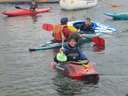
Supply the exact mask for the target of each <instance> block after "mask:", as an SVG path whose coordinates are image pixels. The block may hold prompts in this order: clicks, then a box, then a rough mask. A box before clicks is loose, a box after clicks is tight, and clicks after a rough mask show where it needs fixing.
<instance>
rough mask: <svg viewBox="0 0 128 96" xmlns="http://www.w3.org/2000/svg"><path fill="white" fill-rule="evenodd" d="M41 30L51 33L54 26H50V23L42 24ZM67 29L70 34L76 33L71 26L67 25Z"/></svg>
mask: <svg viewBox="0 0 128 96" xmlns="http://www.w3.org/2000/svg"><path fill="white" fill-rule="evenodd" d="M56 26H59V25H56ZM42 29H44V30H46V31H53V29H54V24H50V23H44V24H43V25H42ZM68 29H69V30H70V31H72V32H77V29H76V28H75V27H73V26H69V25H68Z"/></svg>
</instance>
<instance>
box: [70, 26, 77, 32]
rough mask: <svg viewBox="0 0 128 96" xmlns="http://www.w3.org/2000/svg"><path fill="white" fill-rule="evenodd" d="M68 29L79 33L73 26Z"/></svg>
mask: <svg viewBox="0 0 128 96" xmlns="http://www.w3.org/2000/svg"><path fill="white" fill-rule="evenodd" d="M68 29H69V30H70V31H72V32H77V29H76V28H75V27H73V26H68Z"/></svg>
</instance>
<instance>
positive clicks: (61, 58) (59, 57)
mask: <svg viewBox="0 0 128 96" xmlns="http://www.w3.org/2000/svg"><path fill="white" fill-rule="evenodd" d="M61 36H62V45H61V49H64V47H63V46H64V35H63V33H62V32H61ZM56 59H57V60H58V61H60V62H65V61H67V56H66V55H65V54H64V52H63V51H62V50H60V52H59V53H57V56H56Z"/></svg>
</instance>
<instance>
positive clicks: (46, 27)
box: [42, 23, 53, 31]
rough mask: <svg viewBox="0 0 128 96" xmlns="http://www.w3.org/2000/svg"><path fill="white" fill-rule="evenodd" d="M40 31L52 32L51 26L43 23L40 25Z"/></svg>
mask: <svg viewBox="0 0 128 96" xmlns="http://www.w3.org/2000/svg"><path fill="white" fill-rule="evenodd" d="M42 29H44V30H46V31H52V30H53V24H48V23H44V24H43V25H42Z"/></svg>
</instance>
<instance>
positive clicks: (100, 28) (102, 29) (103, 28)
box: [68, 20, 117, 35]
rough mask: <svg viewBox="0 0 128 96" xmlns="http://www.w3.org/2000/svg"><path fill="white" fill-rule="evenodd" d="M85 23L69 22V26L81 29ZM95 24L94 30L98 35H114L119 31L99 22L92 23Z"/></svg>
mask: <svg viewBox="0 0 128 96" xmlns="http://www.w3.org/2000/svg"><path fill="white" fill-rule="evenodd" d="M83 22H84V20H77V21H70V22H68V25H70V26H74V27H76V28H79V26H81V24H82V23H83ZM92 23H93V28H94V30H95V32H96V34H101V33H102V35H103V34H112V33H113V32H116V31H117V30H116V29H115V28H112V27H110V26H108V25H104V24H101V23H99V22H94V21H93V22H92Z"/></svg>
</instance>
